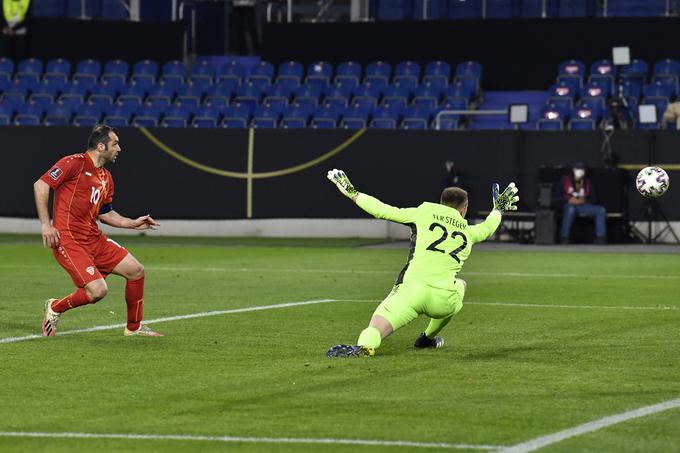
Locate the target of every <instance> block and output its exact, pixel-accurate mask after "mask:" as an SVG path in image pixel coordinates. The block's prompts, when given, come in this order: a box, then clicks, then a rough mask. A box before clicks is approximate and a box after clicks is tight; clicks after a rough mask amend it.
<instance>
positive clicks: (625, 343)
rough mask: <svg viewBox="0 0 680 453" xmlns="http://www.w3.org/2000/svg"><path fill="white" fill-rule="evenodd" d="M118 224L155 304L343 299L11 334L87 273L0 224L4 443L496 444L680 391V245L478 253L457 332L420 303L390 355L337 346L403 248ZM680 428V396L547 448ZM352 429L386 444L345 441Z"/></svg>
mask: <svg viewBox="0 0 680 453" xmlns="http://www.w3.org/2000/svg"><path fill="white" fill-rule="evenodd" d="M116 239H117V240H119V242H121V243H123V244H124V245H126V246H127V247H128V248H129V249H130V251H131V252H132V253H133V254H134V255H135V256H136V257H138V258H139V259H140V261H142V263H144V265H145V266H146V274H147V277H146V294H145V319H147V320H153V319H158V318H164V317H173V316H181V315H190V314H197V313H204V314H205V313H206V312H210V311H226V310H234V309H241V308H249V307H262V306H270V305H277V304H284V303H291V302H302V301H321V300H325V299H331V300H333V301H326V302H319V303H311V304H309V305H295V306H289V307H286V308H269V309H263V310H257V311H241V312H232V313H223V314H217V315H212V316H202V317H196V318H188V319H177V320H170V321H164V322H158V323H156V324H153V327H154V328H155V329H157V330H159V331H161V332H163V333H164V334H165V335H166V336H165V337H163V338H126V337H123V335H122V333H123V329H122V327H120V328H115V329H106V330H101V331H93V332H80V333H73V334H67V335H61V336H57V337H56V338H47V339H44V338H37V339H28V340H25V341H12V342H7V341H5V342H2V340H3V339H8V338H20V337H25V336H28V335H31V334H36V333H39V332H40V322H41V320H42V306H43V301H44V300H45V299H47V298H49V297H60V296H63V295H66V294H67V293H68V292H70V291H72V284H71V281H70V279H69V278H68V276H67V275H66V273H65V272H63V271H62V270H61V269H60V268H59V267H58V266H57V264H56V262H55V261H54V260H53V258H52V256H51V254H50V253H49V252H48V251H47V250H45V249H43V248H42V246H41V244H40V239H39V238H38V237H36V236H13V235H4V236H0V256H1V257H2V260H1V261H0V288H1V289H0V294H2V297H1V302H0V303H1V309H0V451H21V452H26V451H29V452H30V451H49V452H73V451H95V450H97V451H116V452H131V451H135V452H136V451H139V452H146V451H168V452H174V451H181V452H186V451H201V452H204V451H207V452H212V451H225V450H228V451H239V452H241V451H243V452H256V451H257V452H259V451H277V452H288V451H291V452H297V451H314V452H317V451H318V452H331V451H333V452H336V451H340V452H381V451H398V452H408V451H420V452H422V451H432V450H434V449H435V446H434V445H431V444H434V443H442V444H445V445H441V447H442V450H443V449H446V448H453V447H458V448H459V449H458V450H456V451H485V450H489V449H493V447H502V446H511V445H514V444H517V443H521V442H525V441H528V440H531V439H534V438H537V437H540V436H544V435H548V434H551V433H555V432H558V431H561V430H564V429H568V428H572V427H574V426H577V425H580V424H583V423H587V422H590V421H593V420H597V419H600V418H602V417H606V416H609V415H614V414H620V413H623V412H626V411H629V410H631V409H636V408H639V407H643V406H648V405H652V404H657V403H661V402H664V401H668V400H672V399H676V398H679V397H680V254H644V253H616V254H614V253H604V252H602V253H571V252H570V253H555V252H547V251H543V252H540V251H538V252H537V251H535V250H534V249H532V250H533V251H521V250H520V251H496V250H479V249H478V250H473V253H472V255H471V257H470V259H469V260H468V262H467V263H466V265H465V267H464V269H463V272H462V273H461V275H460V276H461V277H462V278H465V279H466V280H467V281H468V283H469V288H468V293H467V295H466V301H465V302H466V305H465V306H464V307H463V310H462V311H461V312H460V313H459V314H458V316H457V317H456V318H455V319H454V320H453V321H452V322H451V324H449V326H447V328H446V329H445V330H444V331H443V336H444V338H445V339H446V345H445V347H444V348H443V349H440V350H434V351H415V350H414V349H413V347H412V343H413V340H414V339H415V338H416V336H417V335H418V334H419V333H420V332H421V331H422V330H423V329H424V327H425V324H426V319H424V318H421V319H418V320H417V321H416V322H414V323H413V324H412V325H409V326H407V327H405V328H404V329H402V330H400V331H398V332H397V333H396V334H394V335H393V336H392V337H390V338H388V339H387V340H385V342H384V343H383V346H382V347H381V348H380V350H379V351H378V355H377V356H376V357H374V358H371V359H367V358H363V359H328V358H327V357H326V356H325V352H326V350H327V349H328V347H329V346H332V345H334V344H337V343H353V342H354V341H355V340H356V337H357V336H358V334H359V332H360V331H361V330H362V329H363V328H364V327H365V325H366V323H367V322H368V320H369V318H370V315H371V313H372V312H373V309H374V308H375V306H376V305H377V304H378V302H379V301H380V300H381V299H382V298H383V297H384V296H385V295H386V294H387V293H388V292H389V290H390V288H391V285H392V283H393V282H394V279H395V277H396V276H397V274H398V272H399V270H400V269H401V267H402V266H403V264H404V262H405V260H406V257H407V250H405V249H376V248H365V247H360V246H361V245H364V244H367V243H369V242H370V241H367V240H357V239H352V240H286V239H198V238H196V239H179V238H144V237H119V238H116ZM108 282H109V287H110V292H109V295H108V296H107V297H106V298H105V299H104V300H103V301H101V302H99V303H97V304H96V305H94V306H88V307H84V308H80V309H77V310H73V311H70V312H68V313H66V314H65V315H64V316H63V318H62V321H61V324H60V326H59V328H60V332H62V333H63V332H68V331H73V330H80V329H87V328H90V327H94V326H110V325H114V324H120V323H123V322H124V321H125V303H124V300H123V290H124V280H123V279H121V278H119V277H115V276H112V277H110V278H109V280H108ZM678 426H680V409H671V410H667V411H664V412H660V413H656V414H652V415H649V416H647V417H642V418H637V419H634V420H629V421H626V422H623V423H620V424H617V425H614V426H611V427H608V428H604V429H600V430H597V431H594V432H591V433H588V434H584V435H581V436H576V437H573V438H570V439H567V440H564V441H562V442H558V443H554V444H553V445H550V446H548V447H545V448H543V449H541V450H540V451H546V452H574V451H579V452H580V451H592V452H608V451H611V452H621V451H623V452H661V451H663V452H667V451H680V429H678ZM10 432H14V433H28V432H31V433H89V434H97V435H102V434H106V435H110V434H120V435H133V434H140V435H153V436H160V437H155V438H147V439H130V438H107V437H102V436H95V437H93V438H87V439H83V438H53V437H48V438H41V437H25V435H23V434H22V435H21V436H9V435H8V434H7V433H10ZM162 436H206V437H209V438H210V439H204V440H200V439H197V438H194V439H193V440H192V439H187V438H171V437H165V438H164V437H162ZM221 436H231V437H243V438H248V439H243V440H242V441H240V442H237V441H233V439H232V441H229V442H224V441H218V440H215V439H213V438H215V437H221ZM267 439H269V441H268V440H267ZM283 439H298V441H295V442H286V441H285V440H283ZM310 439H311V440H312V441H315V440H318V439H334V440H330V441H329V442H330V443H326V444H323V443H304V442H305V441H308V440H310ZM352 439H354V440H356V439H360V440H372V441H378V442H376V443H375V444H373V445H365V444H362V445H354V444H349V443H339V442H338V441H339V440H343V441H349V440H352ZM399 441H401V442H415V443H417V444H415V445H411V446H408V445H404V446H395V445H394V444H390V442H399ZM465 446H467V447H465Z"/></svg>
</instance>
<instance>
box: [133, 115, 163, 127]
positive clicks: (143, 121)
mask: <svg viewBox="0 0 680 453" xmlns="http://www.w3.org/2000/svg"><path fill="white" fill-rule="evenodd" d="M132 125H133V126H135V127H157V126H158V118H156V117H153V116H144V115H137V116H135V117H134V119H133V120H132Z"/></svg>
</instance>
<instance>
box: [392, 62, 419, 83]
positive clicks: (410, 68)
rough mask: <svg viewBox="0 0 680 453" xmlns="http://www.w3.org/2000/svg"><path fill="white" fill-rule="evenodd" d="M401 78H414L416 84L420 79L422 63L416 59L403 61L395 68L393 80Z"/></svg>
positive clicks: (396, 80)
mask: <svg viewBox="0 0 680 453" xmlns="http://www.w3.org/2000/svg"><path fill="white" fill-rule="evenodd" d="M401 80H414V81H415V83H416V85H417V84H418V82H419V81H420V64H418V63H416V62H415V61H402V62H401V63H399V64H398V65H397V66H395V68H394V79H393V80H392V82H395V83H396V82H399V81H401Z"/></svg>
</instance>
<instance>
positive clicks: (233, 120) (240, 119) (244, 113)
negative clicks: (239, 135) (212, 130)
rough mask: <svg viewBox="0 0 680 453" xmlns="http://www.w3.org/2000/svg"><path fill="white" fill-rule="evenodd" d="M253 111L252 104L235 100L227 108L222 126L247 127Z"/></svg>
mask: <svg viewBox="0 0 680 453" xmlns="http://www.w3.org/2000/svg"><path fill="white" fill-rule="evenodd" d="M251 112H252V108H251V106H250V104H243V103H240V102H234V103H233V104H231V105H230V106H229V107H227V109H226V110H225V112H224V118H223V119H222V122H221V123H220V126H222V127H226V128H246V127H248V124H249V123H250V117H251Z"/></svg>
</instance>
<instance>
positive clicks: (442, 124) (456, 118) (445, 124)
mask: <svg viewBox="0 0 680 453" xmlns="http://www.w3.org/2000/svg"><path fill="white" fill-rule="evenodd" d="M450 110H459V109H458V108H456V107H455V106H454V105H451V104H449V103H444V104H443V105H441V106H440V107H439V108H438V109H435V110H434V111H433V112H432V116H433V120H432V127H433V128H434V129H436V130H456V129H458V128H459V127H460V122H461V121H462V120H463V117H462V115H460V114H457V113H448V111H450Z"/></svg>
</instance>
